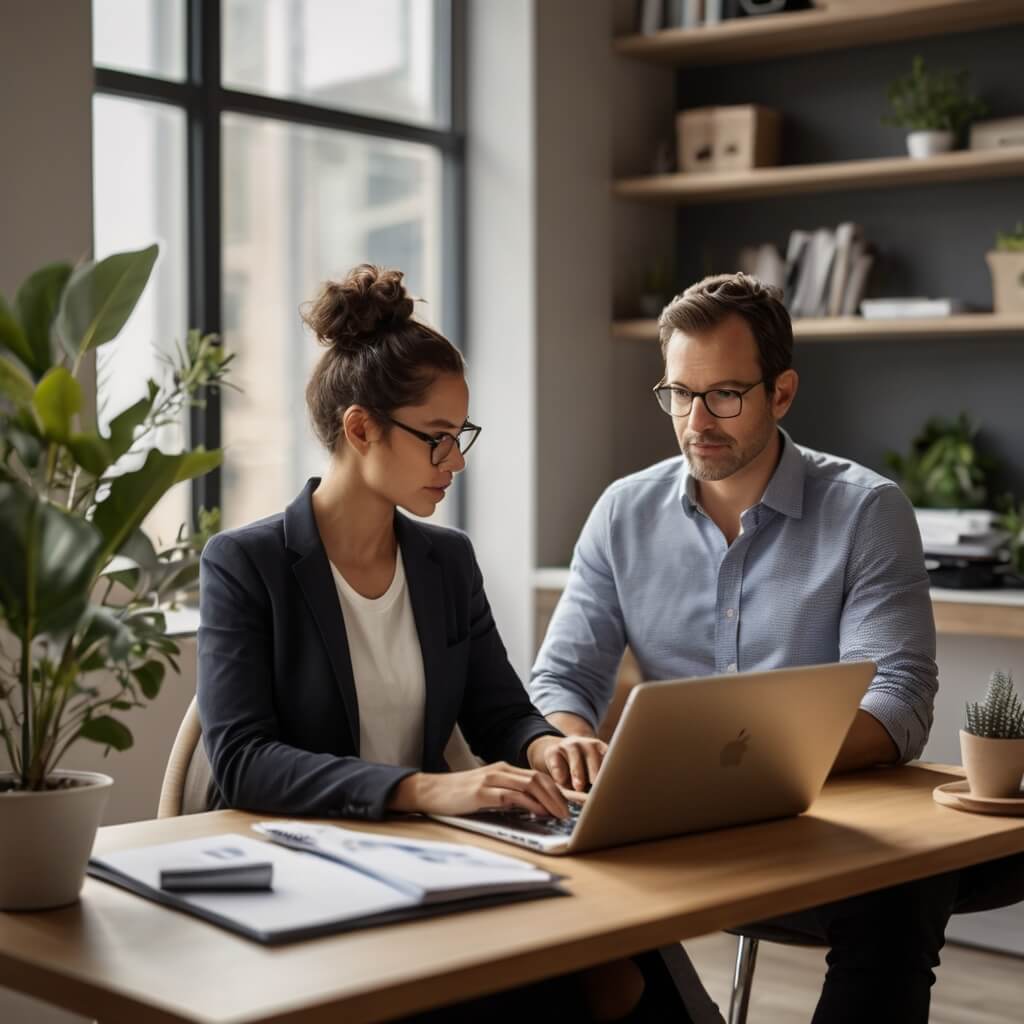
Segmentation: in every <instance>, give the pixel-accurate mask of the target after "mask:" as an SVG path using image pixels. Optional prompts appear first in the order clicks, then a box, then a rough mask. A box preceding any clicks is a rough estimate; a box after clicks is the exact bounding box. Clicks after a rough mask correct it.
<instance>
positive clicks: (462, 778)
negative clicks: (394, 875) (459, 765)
mask: <svg viewBox="0 0 1024 1024" xmlns="http://www.w3.org/2000/svg"><path fill="white" fill-rule="evenodd" d="M544 738H550V739H554V738H555V737H544ZM537 742H538V741H536V740H535V741H534V742H533V743H532V744H531V745H530V750H533V748H534V747H535V746H536V744H537ZM531 764H532V762H531ZM509 807H522V808H523V809H524V810H527V811H530V812H531V813H533V814H539V815H543V816H547V815H553V816H554V817H556V818H566V817H568V816H569V806H568V804H566V802H565V797H563V796H562V794H561V793H560V792H559V791H558V786H557V785H555V782H554V780H553V779H552V777H551V774H550V773H549V772H546V771H545V770H540V769H537V768H516V767H515V766H514V765H511V764H506V763H505V762H504V761H498V762H496V763H495V764H487V765H484V766H483V767H482V768H473V769H471V770H470V771H465V772H450V773H444V774H440V773H438V774H435V773H432V772H417V773H416V774H415V775H407V776H406V777H405V778H404V779H402V781H401V782H400V783H399V784H398V785H397V786H396V787H395V788H394V791H393V792H392V794H391V799H390V800H389V801H388V809H389V810H392V811H418V812H420V813H422V814H471V813H472V812H473V811H482V810H487V809H494V808H509Z"/></svg>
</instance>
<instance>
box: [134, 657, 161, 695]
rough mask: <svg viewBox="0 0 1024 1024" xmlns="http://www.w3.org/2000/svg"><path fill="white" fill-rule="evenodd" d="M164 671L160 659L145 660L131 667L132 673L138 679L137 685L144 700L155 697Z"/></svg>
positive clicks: (158, 691)
mask: <svg viewBox="0 0 1024 1024" xmlns="http://www.w3.org/2000/svg"><path fill="white" fill-rule="evenodd" d="M166 671H167V670H166V669H165V668H164V666H163V662H160V661H147V662H146V663H145V664H144V665H140V666H139V667H138V668H135V669H132V675H133V676H135V678H136V679H137V680H138V681H139V687H140V689H141V690H142V692H143V694H144V695H145V697H146V700H155V699H156V697H157V695H158V694H159V693H160V686H161V684H162V683H163V681H164V673H165V672H166Z"/></svg>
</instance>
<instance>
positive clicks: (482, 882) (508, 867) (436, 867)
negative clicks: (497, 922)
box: [253, 821, 556, 903]
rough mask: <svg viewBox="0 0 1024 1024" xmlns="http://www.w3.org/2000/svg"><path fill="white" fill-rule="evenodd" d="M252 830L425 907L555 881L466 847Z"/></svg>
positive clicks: (319, 828) (273, 825) (350, 834)
mask: <svg viewBox="0 0 1024 1024" xmlns="http://www.w3.org/2000/svg"><path fill="white" fill-rule="evenodd" d="M253 829H255V830H256V831H257V832H259V833H260V834H261V835H265V836H267V837H268V838H270V839H273V840H274V841H275V842H282V843H285V844H294V845H296V846H299V847H300V848H304V849H315V850H316V852H317V853H319V854H320V855H322V856H325V857H330V858H332V859H334V860H337V861H340V862H341V863H343V864H347V865H349V866H350V867H353V868H357V869H359V870H361V871H365V872H367V873H368V874H372V875H374V876H375V877H377V878H380V879H383V880H385V881H387V882H388V883H389V884H391V885H393V886H396V887H400V888H401V889H402V890H404V891H405V892H407V893H409V894H410V895H412V896H415V897H417V898H419V899H420V900H422V901H423V902H425V903H429V902H431V901H433V900H436V899H454V898H467V897H471V896H478V895H484V894H486V893H499V892H521V891H525V890H530V889H544V888H547V887H549V886H550V885H551V884H553V883H554V882H555V881H556V876H555V875H552V874H551V873H550V872H548V871H544V870H542V869H540V868H537V867H535V866H534V865H533V864H531V863H529V862H528V861H525V860H521V859H520V858H518V857H508V856H505V855H504V854H499V853H492V852H491V851H490V850H484V849H481V848H479V847H476V846H471V845H470V844H468V843H439V842H435V841H429V840H425V839H409V838H406V837H402V836H384V835H374V834H372V833H369V832H357V831H355V830H353V829H346V828H339V827H337V826H334V825H315V824H311V823H310V822H305V821H264V822H260V823H259V824H258V825H253Z"/></svg>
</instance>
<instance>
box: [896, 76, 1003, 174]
mask: <svg viewBox="0 0 1024 1024" xmlns="http://www.w3.org/2000/svg"><path fill="white" fill-rule="evenodd" d="M967 80H968V72H967V71H963V70H962V71H956V72H929V71H928V70H927V69H926V68H925V65H924V58H923V57H920V56H918V57H915V58H914V62H913V65H912V66H911V70H910V73H909V74H907V75H905V76H903V77H902V78H898V79H896V81H894V82H893V83H892V84H891V85H890V86H889V108H890V111H889V113H888V114H886V115H885V117H883V118H882V120H883V122H884V123H885V124H892V125H896V126H897V127H900V128H905V129H907V131H908V133H909V134H908V135H907V149H908V151H909V153H910V155H911V156H912V157H914V158H915V159H921V158H927V157H930V156H934V155H935V154H936V153H946V152H948V151H949V150H951V149H954V148H955V147H956V145H957V144H958V142H959V140H960V139H961V137H962V135H963V132H964V129H965V128H966V127H967V125H968V124H969V123H970V122H971V121H973V120H974V119H975V118H978V117H982V116H984V115H985V113H987V111H988V107H987V106H986V105H985V104H984V103H983V102H982V101H981V100H979V99H977V98H976V97H974V96H972V95H971V94H970V93H969V92H968V90H967Z"/></svg>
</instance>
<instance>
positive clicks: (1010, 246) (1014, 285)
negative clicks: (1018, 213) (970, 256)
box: [985, 221, 1024, 313]
mask: <svg viewBox="0 0 1024 1024" xmlns="http://www.w3.org/2000/svg"><path fill="white" fill-rule="evenodd" d="M985 260H986V262H987V263H988V268H989V270H990V271H991V273H992V307H993V309H994V310H995V311H996V312H997V313H1024V221H1021V222H1019V223H1018V224H1017V227H1016V229H1015V230H1013V231H1007V232H1000V233H999V234H998V235H996V247H995V249H994V250H992V251H991V252H987V253H986V254H985Z"/></svg>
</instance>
